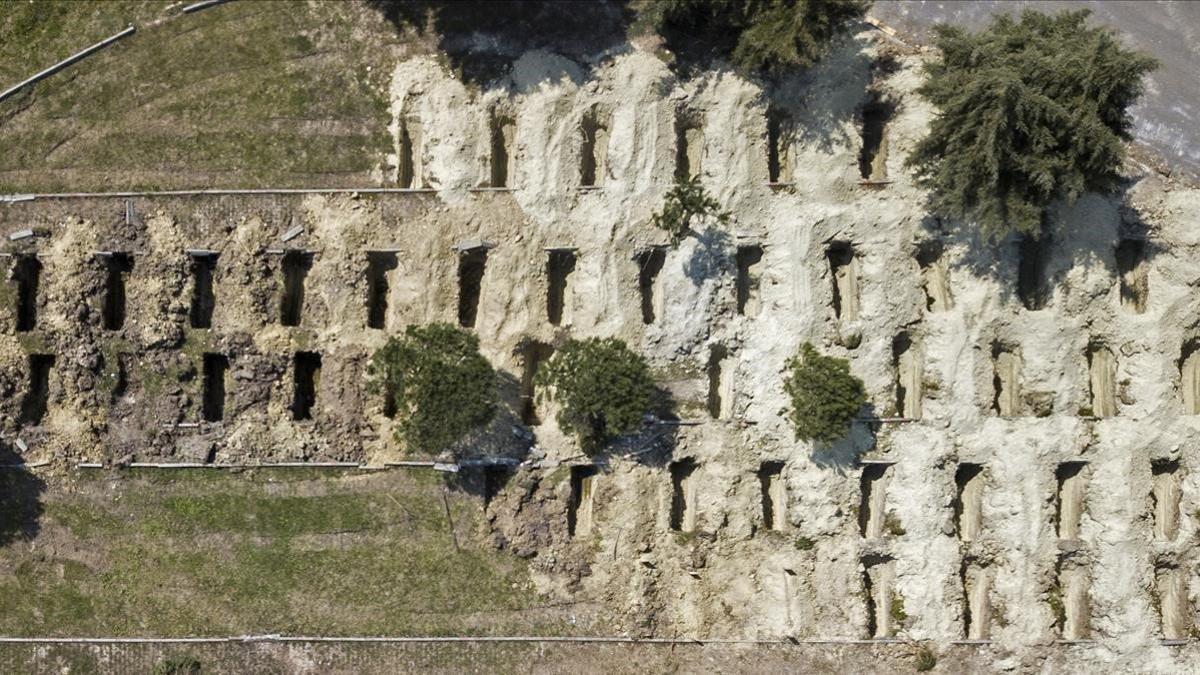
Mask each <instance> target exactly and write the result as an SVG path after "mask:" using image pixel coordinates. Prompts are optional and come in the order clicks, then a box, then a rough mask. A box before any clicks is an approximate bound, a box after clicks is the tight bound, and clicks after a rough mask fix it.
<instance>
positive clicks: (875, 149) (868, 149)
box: [858, 92, 896, 182]
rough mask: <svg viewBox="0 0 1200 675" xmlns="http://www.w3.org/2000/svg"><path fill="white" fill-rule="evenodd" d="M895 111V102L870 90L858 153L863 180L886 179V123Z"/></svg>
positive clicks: (863, 111)
mask: <svg viewBox="0 0 1200 675" xmlns="http://www.w3.org/2000/svg"><path fill="white" fill-rule="evenodd" d="M895 112H896V106H895V104H894V103H892V102H891V101H889V100H887V99H886V98H885V97H884V96H883V95H882V94H880V93H879V92H871V99H870V100H869V101H868V102H867V104H866V105H865V106H863V109H862V150H861V151H860V152H859V153H858V171H859V173H860V174H861V175H862V178H863V180H866V181H871V182H883V181H886V180H887V177H888V174H887V156H888V141H887V125H888V122H889V121H891V119H892V115H893V114H895Z"/></svg>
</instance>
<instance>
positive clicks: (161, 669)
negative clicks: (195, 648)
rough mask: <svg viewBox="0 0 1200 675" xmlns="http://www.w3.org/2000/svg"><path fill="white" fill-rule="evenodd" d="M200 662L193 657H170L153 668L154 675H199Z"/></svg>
mask: <svg viewBox="0 0 1200 675" xmlns="http://www.w3.org/2000/svg"><path fill="white" fill-rule="evenodd" d="M200 672H201V668H200V660H199V659H197V658H195V657H194V656H186V655H185V656H171V657H168V658H166V659H163V660H162V661H160V662H159V663H158V665H157V666H155V667H154V675H200Z"/></svg>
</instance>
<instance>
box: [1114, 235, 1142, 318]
mask: <svg viewBox="0 0 1200 675" xmlns="http://www.w3.org/2000/svg"><path fill="white" fill-rule="evenodd" d="M1116 258H1117V274H1118V276H1119V277H1120V279H1121V308H1122V309H1124V310H1125V311H1127V312H1133V313H1134V314H1142V313H1144V312H1145V311H1146V302H1147V301H1148V300H1149V298H1150V278H1149V274H1148V270H1147V266H1146V242H1145V240H1142V239H1122V240H1121V241H1120V243H1118V244H1117V250H1116Z"/></svg>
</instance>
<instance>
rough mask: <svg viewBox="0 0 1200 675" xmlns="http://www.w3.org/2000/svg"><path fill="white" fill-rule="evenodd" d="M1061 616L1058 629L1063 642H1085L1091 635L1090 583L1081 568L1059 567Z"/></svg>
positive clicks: (1085, 571)
mask: <svg viewBox="0 0 1200 675" xmlns="http://www.w3.org/2000/svg"><path fill="white" fill-rule="evenodd" d="M1058 592H1059V594H1060V600H1059V601H1060V602H1061V607H1062V609H1061V612H1062V613H1061V615H1060V616H1059V617H1058V619H1059V621H1060V623H1059V627H1060V630H1061V631H1062V638H1063V639H1064V640H1086V639H1087V638H1088V637H1089V635H1090V634H1091V598H1090V582H1089V580H1088V574H1087V570H1086V569H1084V568H1082V567H1074V566H1071V567H1067V566H1061V565H1060V569H1059V572H1058Z"/></svg>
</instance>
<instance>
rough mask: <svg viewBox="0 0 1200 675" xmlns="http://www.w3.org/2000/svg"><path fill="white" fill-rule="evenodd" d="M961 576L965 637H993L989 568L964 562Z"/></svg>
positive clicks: (970, 638) (984, 638)
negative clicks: (989, 596)
mask: <svg viewBox="0 0 1200 675" xmlns="http://www.w3.org/2000/svg"><path fill="white" fill-rule="evenodd" d="M960 578H961V581H962V587H963V637H965V638H966V639H968V640H987V639H988V638H990V637H991V624H992V607H991V602H990V600H989V598H988V586H989V582H990V579H989V572H988V568H987V567H985V566H983V565H979V564H971V563H963V565H962V571H961V572H960Z"/></svg>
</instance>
